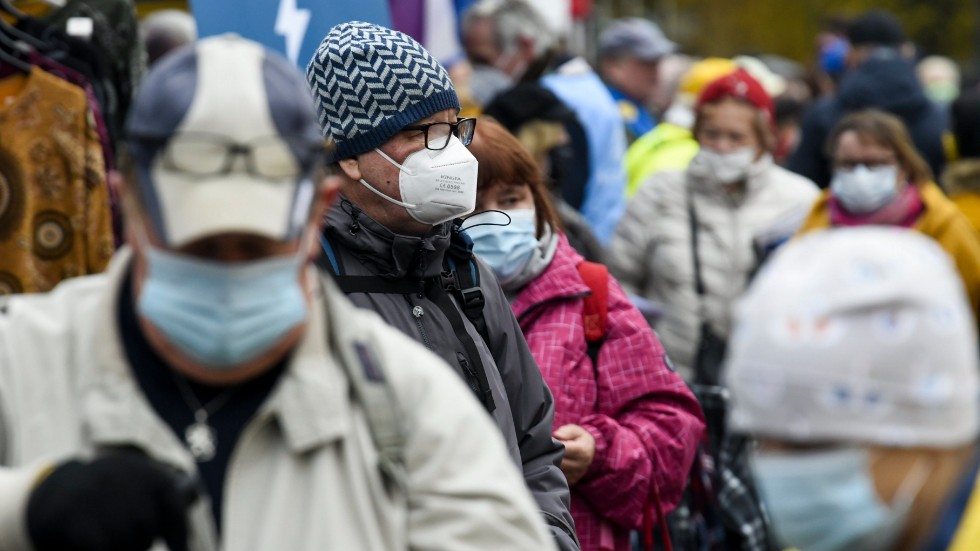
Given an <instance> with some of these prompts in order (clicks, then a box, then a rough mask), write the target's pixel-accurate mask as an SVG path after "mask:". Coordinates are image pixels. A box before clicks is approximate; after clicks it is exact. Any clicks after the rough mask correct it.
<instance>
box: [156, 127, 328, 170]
mask: <svg viewBox="0 0 980 551" xmlns="http://www.w3.org/2000/svg"><path fill="white" fill-rule="evenodd" d="M137 139H142V140H144V141H147V142H150V143H154V144H155V145H157V146H158V147H160V148H161V150H160V152H159V155H160V157H161V159H162V161H163V166H164V167H165V168H167V169H169V170H174V171H177V172H183V173H185V174H192V175H195V176H218V175H221V174H228V173H229V172H231V170H232V167H233V166H234V163H235V160H236V159H237V158H238V157H239V156H241V157H243V158H244V160H245V170H246V171H247V172H248V173H249V174H251V175H252V176H258V177H260V178H266V179H269V180H282V179H286V178H298V177H301V176H302V175H303V174H305V173H307V172H309V170H310V169H311V168H312V166H313V165H314V163H315V162H316V158H317V155H318V154H324V153H325V151H326V149H325V146H324V144H322V143H312V142H310V141H309V140H304V139H301V138H290V137H280V136H267V137H261V138H255V139H253V140H249V141H247V142H236V141H233V140H229V139H228V138H227V137H225V136H221V135H218V134H208V133H205V132H184V133H179V134H175V135H173V136H170V137H168V138H155V137H137ZM303 142H306V143H303ZM291 144H292V146H291ZM297 144H302V145H300V146H299V147H298V148H297V147H296V145H297ZM297 149H298V150H299V151H301V152H302V157H299V156H297V153H296V150H297Z"/></svg>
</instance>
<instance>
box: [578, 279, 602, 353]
mask: <svg viewBox="0 0 980 551" xmlns="http://www.w3.org/2000/svg"><path fill="white" fill-rule="evenodd" d="M578 273H579V275H580V276H582V281H583V282H585V284H586V285H587V286H588V287H589V290H591V291H592V294H591V295H589V296H587V297H585V298H584V299H583V302H584V304H583V308H582V325H583V326H584V327H585V340H586V341H587V342H590V343H592V342H598V341H601V340H602V339H603V337H605V336H606V325H607V320H608V317H609V269H608V268H606V267H605V266H603V265H602V264H597V263H595V262H589V261H583V262H581V263H579V265H578Z"/></svg>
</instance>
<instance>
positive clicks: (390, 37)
mask: <svg viewBox="0 0 980 551" xmlns="http://www.w3.org/2000/svg"><path fill="white" fill-rule="evenodd" d="M306 79H307V81H308V82H309V84H310V88H311V89H312V91H313V101H314V103H315V104H316V108H317V114H318V115H319V119H320V128H321V129H322V130H323V135H324V136H326V137H332V138H333V140H334V142H335V143H336V145H337V149H336V152H335V157H336V158H337V159H346V158H349V157H353V156H355V155H358V154H360V153H364V152H365V151H370V150H372V149H374V148H375V147H378V146H379V145H381V144H383V143H385V142H386V141H388V140H389V139H391V137H392V136H394V135H395V134H396V133H397V132H398V131H399V130H401V128H402V127H404V126H406V125H410V124H412V123H414V122H415V121H418V120H420V119H424V118H426V117H428V116H431V115H433V114H435V113H438V112H439V111H443V110H445V109H455V110H457V111H458V110H459V98H458V97H457V96H456V89H455V88H454V87H453V83H452V81H450V80H449V73H447V72H446V69H445V68H444V67H443V66H442V65H440V64H439V62H438V61H436V59H435V58H434V57H432V56H431V55H430V54H429V52H427V51H426V50H425V48H423V47H422V45H421V44H419V43H418V42H416V41H415V40H414V39H412V37H410V36H408V35H406V34H404V33H401V32H398V31H394V30H391V29H388V28H385V27H382V26H380V25H375V24H373V23H364V22H362V21H351V22H348V23H341V24H340V25H337V26H335V27H334V28H332V29H330V32H329V33H327V36H326V37H325V38H324V39H323V42H321V43H320V47H319V48H317V51H316V53H315V54H313V58H312V59H311V60H310V63H309V65H308V66H307V68H306Z"/></svg>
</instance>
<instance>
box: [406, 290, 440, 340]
mask: <svg viewBox="0 0 980 551" xmlns="http://www.w3.org/2000/svg"><path fill="white" fill-rule="evenodd" d="M405 300H406V301H408V305H409V306H410V307H411V308H412V319H414V320H415V327H417V328H418V330H419V336H420V337H422V344H424V345H425V347H426V348H428V349H429V350H432V351H435V349H434V348H432V343H430V342H429V335H427V334H426V332H425V326H424V325H422V316H424V315H425V309H424V308H422V307H421V306H417V305H414V304H412V301H411V300H409V298H408V295H405Z"/></svg>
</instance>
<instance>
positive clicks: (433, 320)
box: [321, 198, 579, 551]
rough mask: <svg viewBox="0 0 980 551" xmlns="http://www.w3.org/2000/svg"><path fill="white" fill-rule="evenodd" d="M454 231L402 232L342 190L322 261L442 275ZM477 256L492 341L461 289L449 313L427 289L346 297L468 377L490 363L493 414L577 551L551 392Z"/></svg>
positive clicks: (351, 269)
mask: <svg viewBox="0 0 980 551" xmlns="http://www.w3.org/2000/svg"><path fill="white" fill-rule="evenodd" d="M450 231H451V223H449V222H447V223H444V224H441V225H438V226H436V227H435V228H434V229H433V232H432V233H431V234H429V235H427V236H424V237H414V236H405V235H398V234H395V233H393V232H391V231H390V230H388V229H387V228H385V227H384V226H382V225H381V224H379V223H378V222H376V221H374V220H372V219H371V218H370V217H369V216H368V215H366V214H364V213H363V212H361V211H360V209H358V208H357V206H356V205H354V204H353V203H351V202H350V201H348V200H346V199H343V198H341V200H340V201H338V202H337V203H336V204H335V205H334V206H333V207H332V208H331V210H330V212H329V213H328V215H327V223H326V227H325V229H324V235H323V237H324V239H323V245H324V248H325V250H329V251H330V254H326V255H325V256H324V258H323V259H321V261H322V262H321V263H322V264H323V265H326V263H330V266H331V268H330V271H338V270H337V269H335V268H334V267H333V266H336V268H338V269H339V272H340V273H341V274H343V275H347V276H380V277H381V278H384V279H385V280H389V281H395V282H400V283H407V282H414V281H422V280H425V279H428V278H436V280H438V278H439V276H440V273H441V272H442V271H443V270H444V266H443V261H444V258H445V256H446V255H447V254H448V251H449V246H450ZM477 264H478V265H479V269H480V287H481V288H482V291H483V296H484V299H485V305H484V307H483V317H484V318H485V320H486V325H487V331H486V334H487V336H488V340H489V342H486V343H485V342H484V341H483V338H482V337H481V336H480V333H479V332H478V331H477V329H476V328H475V327H474V326H473V324H472V323H470V321H469V320H468V319H466V316H465V315H464V314H463V312H462V310H461V309H460V308H459V304H458V302H457V301H456V300H455V297H453V298H452V299H451V300H452V304H453V305H454V306H455V307H456V309H457V312H456V313H453V315H452V317H447V315H446V314H445V313H444V312H443V311H442V310H441V309H440V307H439V304H438V303H437V299H436V298H435V297H433V296H432V293H430V292H424V293H418V292H409V293H404V294H401V293H377V292H372V293H361V292H355V293H349V295H348V296H349V297H350V299H351V300H352V301H353V302H354V303H355V304H356V305H358V306H361V307H363V308H368V309H371V310H374V311H375V312H377V313H378V314H380V315H381V317H382V318H383V319H384V320H385V321H387V322H388V323H389V324H391V325H393V326H395V327H397V328H398V329H400V330H401V331H403V332H404V333H406V334H408V335H409V336H411V337H412V338H414V339H415V340H417V341H419V342H421V343H423V344H424V345H425V346H426V347H428V348H429V349H430V350H432V351H433V352H435V353H436V354H437V355H439V356H440V357H442V358H443V359H444V360H445V361H446V362H447V363H448V364H449V365H450V366H452V367H453V369H454V370H456V371H457V373H459V374H460V376H461V377H463V378H464V380H470V379H472V370H473V369H480V367H479V366H480V365H483V366H486V369H485V371H486V376H487V382H488V383H489V387H490V391H491V393H492V397H493V402H494V409H493V411H492V413H491V415H492V416H493V419H494V421H495V423H496V425H497V427H498V428H499V429H500V432H501V433H502V434H503V437H504V441H505V442H506V443H507V447H508V451H509V452H510V455H511V458H513V460H514V461H515V462H516V464H517V465H518V466H519V467H520V468H521V469H522V470H523V472H524V481H525V483H526V484H527V487H528V489H530V490H531V493H532V494H533V495H534V498H535V500H536V501H537V503H538V506H539V507H540V508H541V510H542V513H543V515H544V516H545V520H546V521H547V522H548V524H549V526H550V527H551V530H552V532H553V533H554V535H555V540H556V542H557V543H558V545H559V547H560V548H561V549H562V551H570V550H577V549H578V548H579V546H578V543H577V539H576V538H575V536H574V524H573V522H572V517H571V514H570V513H569V490H568V483H567V481H566V480H565V476H564V474H562V472H561V469H560V465H561V459H562V454H563V453H564V448H563V446H562V445H561V443H559V442H558V441H556V440H555V439H554V438H553V437H552V435H551V434H552V430H553V426H552V425H553V423H554V400H553V398H552V395H551V391H550V390H549V389H548V386H547V385H546V384H545V382H544V379H543V378H542V376H541V371H540V370H539V369H538V366H537V363H535V361H534V358H533V357H532V356H531V351H530V350H529V349H528V347H527V342H526V341H525V340H524V335H523V333H522V332H521V329H520V326H519V325H518V324H517V320H516V319H515V318H514V314H513V312H512V311H511V309H510V304H509V303H508V301H507V298H506V296H505V295H504V293H503V291H502V290H501V289H500V285H499V284H498V283H497V280H496V278H495V277H494V275H493V272H491V271H490V270H489V269H488V268H487V267H486V266H485V265H484V264H483V263H480V262H478V263H477ZM429 288H430V289H431V286H430V287H429ZM420 295H421V296H420ZM440 302H441V301H440ZM443 304H445V302H443ZM453 320H455V321H456V324H457V325H458V323H459V320H462V323H463V325H464V326H465V330H466V332H467V333H468V334H469V335H470V337H471V338H472V340H473V341H474V342H475V344H476V347H477V349H478V350H479V354H480V356H481V357H480V358H479V361H476V360H477V359H475V358H470V357H469V354H467V352H466V347H464V345H463V344H462V343H461V342H460V339H459V338H457V336H456V329H457V328H456V327H454V325H453ZM471 386H472V385H471Z"/></svg>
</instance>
